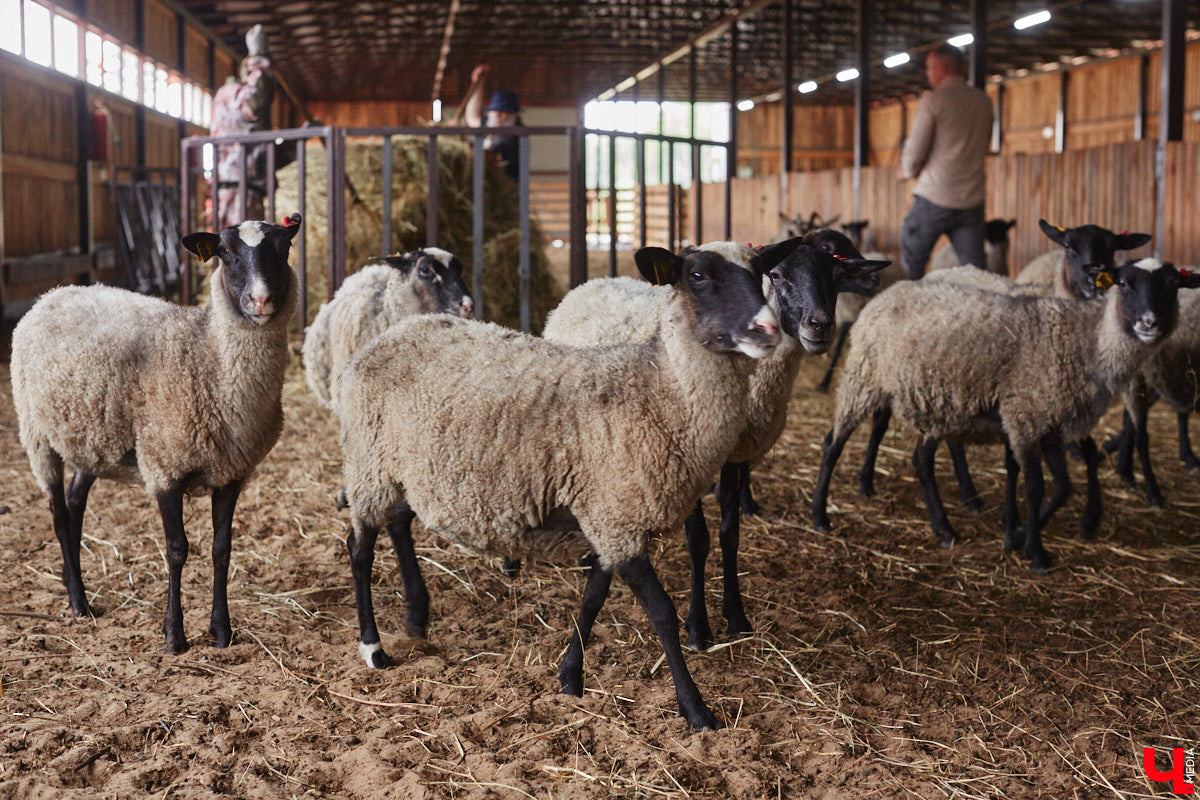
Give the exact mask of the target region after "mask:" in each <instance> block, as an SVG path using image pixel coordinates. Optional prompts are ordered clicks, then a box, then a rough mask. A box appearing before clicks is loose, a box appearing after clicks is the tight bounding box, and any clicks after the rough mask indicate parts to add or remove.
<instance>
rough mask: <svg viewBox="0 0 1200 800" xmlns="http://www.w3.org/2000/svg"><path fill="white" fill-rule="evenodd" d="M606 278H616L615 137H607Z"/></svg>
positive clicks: (614, 135) (610, 135) (611, 135)
mask: <svg viewBox="0 0 1200 800" xmlns="http://www.w3.org/2000/svg"><path fill="white" fill-rule="evenodd" d="M608 277H610V278H615V277H617V136H616V134H615V133H610V134H609V135H608Z"/></svg>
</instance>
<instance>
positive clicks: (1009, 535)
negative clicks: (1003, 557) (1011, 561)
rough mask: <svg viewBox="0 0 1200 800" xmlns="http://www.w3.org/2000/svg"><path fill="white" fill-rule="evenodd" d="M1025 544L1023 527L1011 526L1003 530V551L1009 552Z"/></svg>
mask: <svg viewBox="0 0 1200 800" xmlns="http://www.w3.org/2000/svg"><path fill="white" fill-rule="evenodd" d="M1024 546H1025V529H1024V528H1020V527H1017V528H1012V529H1010V530H1007V531H1005V532H1004V552H1006V553H1011V552H1012V551H1014V550H1020V549H1021V548H1022V547H1024Z"/></svg>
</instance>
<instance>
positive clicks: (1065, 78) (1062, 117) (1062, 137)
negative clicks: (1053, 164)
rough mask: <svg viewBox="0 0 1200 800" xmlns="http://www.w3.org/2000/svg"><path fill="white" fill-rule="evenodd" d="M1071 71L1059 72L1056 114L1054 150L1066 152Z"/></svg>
mask: <svg viewBox="0 0 1200 800" xmlns="http://www.w3.org/2000/svg"><path fill="white" fill-rule="evenodd" d="M1070 80H1071V78H1070V73H1068V72H1067V71H1066V70H1065V69H1064V70H1059V73H1058V111H1056V112H1055V114H1054V152H1056V153H1064V152H1066V150H1067V86H1068V85H1069V84H1070Z"/></svg>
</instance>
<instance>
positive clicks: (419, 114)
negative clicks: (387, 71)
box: [308, 100, 456, 128]
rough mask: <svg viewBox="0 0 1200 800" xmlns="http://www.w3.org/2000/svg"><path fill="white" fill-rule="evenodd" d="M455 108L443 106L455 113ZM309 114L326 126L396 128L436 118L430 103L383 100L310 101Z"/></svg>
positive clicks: (422, 123)
mask: <svg viewBox="0 0 1200 800" xmlns="http://www.w3.org/2000/svg"><path fill="white" fill-rule="evenodd" d="M455 110H456V109H453V108H451V109H444V112H445V113H446V114H447V115H453V114H454V112H455ZM308 113H309V115H310V116H312V117H316V118H317V119H319V120H321V123H322V124H324V125H339V126H343V127H349V128H353V127H359V128H383V127H386V128H394V127H401V126H404V125H424V124H426V123H427V122H428V121H429V120H430V119H432V117H433V108H432V107H431V106H430V104H429V103H394V102H383V101H379V102H376V101H370V102H353V103H352V102H343V101H339V100H332V101H330V100H321V101H317V100H310V101H309V102H308Z"/></svg>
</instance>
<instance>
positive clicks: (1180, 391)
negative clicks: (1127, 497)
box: [1104, 292, 1200, 507]
mask: <svg viewBox="0 0 1200 800" xmlns="http://www.w3.org/2000/svg"><path fill="white" fill-rule="evenodd" d="M1198 370H1200V292H1184V293H1183V294H1182V295H1180V298H1179V327H1178V328H1177V329H1176V331H1175V333H1174V334H1173V335H1172V336H1171V338H1169V339H1168V340H1167V341H1166V342H1165V343H1164V344H1163V346H1162V348H1161V349H1160V350H1159V351H1158V352H1157V353H1155V354H1154V355H1153V356H1152V357H1151V358H1150V360H1149V361H1147V362H1146V365H1145V366H1144V367H1143V368H1142V372H1141V374H1140V375H1139V376H1138V377H1137V378H1136V379H1135V380H1134V381H1133V382H1132V383H1131V384H1130V385H1129V386H1128V387H1126V389H1125V393H1124V401H1125V414H1124V419H1123V424H1122V430H1121V432H1120V433H1119V434H1117V435H1116V436H1114V437H1113V438H1112V439H1110V440H1109V441H1107V442H1105V443H1104V451H1105V452H1106V453H1111V452H1112V451H1114V450H1119V452H1118V457H1117V474H1118V475H1120V476H1121V477H1122V478H1123V479H1124V480H1125V481H1126V482H1128V483H1129V484H1131V485H1132V484H1133V450H1134V449H1136V450H1137V453H1138V458H1139V460H1140V461H1141V464H1142V475H1143V477H1144V478H1145V482H1146V489H1145V491H1146V500H1147V502H1149V503H1150V505H1152V506H1156V507H1161V506H1163V505H1164V502H1165V501H1164V500H1163V496H1162V491H1161V490H1160V489H1159V487H1158V480H1157V479H1156V478H1155V477H1154V469H1153V466H1152V465H1151V462H1150V439H1149V434H1148V433H1147V429H1146V421H1147V413H1148V412H1149V410H1150V406H1152V405H1154V403H1156V402H1157V401H1158V399H1159V398H1162V399H1163V400H1165V401H1166V402H1167V404H1168V405H1170V406H1171V408H1172V409H1174V410H1175V419H1176V425H1177V427H1178V431H1179V460H1180V461H1182V462H1183V463H1184V465H1185V466H1186V467H1187V468H1188V469H1189V470H1192V471H1196V470H1200V460H1198V459H1197V458H1196V454H1195V453H1194V452H1193V451H1192V445H1191V438H1190V436H1189V434H1188V416H1189V415H1190V414H1191V413H1192V412H1193V411H1200V381H1198V380H1197V377H1196V373H1197V371H1198Z"/></svg>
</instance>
